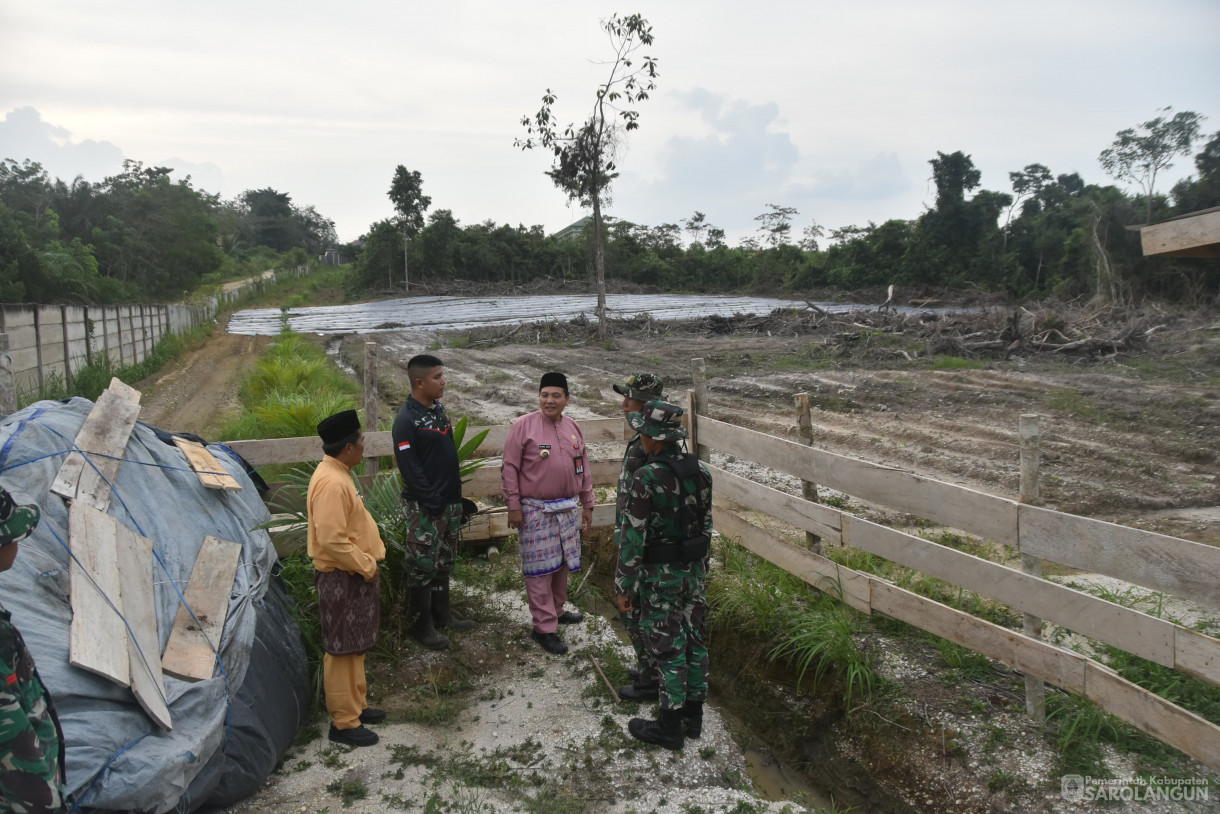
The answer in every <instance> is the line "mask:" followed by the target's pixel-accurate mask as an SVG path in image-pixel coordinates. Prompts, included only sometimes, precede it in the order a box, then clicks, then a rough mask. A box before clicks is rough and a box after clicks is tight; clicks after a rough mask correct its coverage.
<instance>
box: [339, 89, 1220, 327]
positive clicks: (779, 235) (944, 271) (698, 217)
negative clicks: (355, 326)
mask: <svg viewBox="0 0 1220 814" xmlns="http://www.w3.org/2000/svg"><path fill="white" fill-rule="evenodd" d="M1182 117H1183V114H1178V115H1177V116H1175V117H1174V118H1175V119H1177V121H1178V123H1179V124H1183V123H1184V129H1185V131H1186V134H1187V135H1189V136H1191V137H1190V138H1184V137H1183V134H1182V133H1181V132H1174V133H1165V132H1162V133H1160V135H1159V136H1157V135H1156V131H1157V129H1158V128H1159V127H1161V125H1163V124H1164V122H1166V121H1171V120H1170V119H1167V118H1158V119H1154V120H1153V121H1151V122H1145V123H1144V125H1141V128H1140V129H1139V130H1136V129H1134V128H1133V129H1132V130H1129V131H1123V132H1120V133H1119V134H1118V137H1117V138H1116V140H1115V144H1114V145H1113V146H1112V147H1111V148H1109V149H1108V150H1106V151H1104V152H1103V153H1102V155H1101V156H1100V157H1099V158H1100V161H1101V164H1102V166H1103V168H1105V169H1106V170H1107V172H1109V173H1110V174H1111V175H1112V176H1113V177H1114V178H1115V180H1120V181H1131V182H1133V183H1135V184H1137V185H1138V186H1139V187H1140V192H1138V193H1136V194H1128V193H1126V192H1124V191H1123V190H1122V189H1120V188H1119V187H1117V186H1114V185H1109V184H1101V185H1099V184H1089V183H1086V182H1085V181H1084V179H1082V178H1081V177H1080V176H1079V175H1078V174H1077V173H1058V174H1056V173H1055V172H1054V171H1053V170H1052V169H1051V168H1049V167H1047V166H1045V165H1043V164H1036V163H1035V164H1029V165H1026V166H1025V167H1023V168H1022V169H1020V170H1013V171H1011V172H1010V173H1009V174H1008V175H1009V178H1008V180H1009V188H1010V191H996V190H987V189H982V188H980V187H981V182H982V177H981V173H980V171H979V170H978V168H977V167H975V165H974V162H973V160H972V159H971V157H970V156H969V155H967V154H965V153H963V152H961V151H957V152H952V153H937V155H936V157H935V158H932V159H930V160H929V162H928V163H929V165H930V167H931V175H932V179H933V181H934V183H935V185H936V199H935V201H934V203H933V204H932V205H931V206H929V207H928V209H927V211H925V212H924V213H923V214H921V215H920V216H919V217H917V218H915V219H912V220H902V219H892V220H887V221H885V222H884V223H881V224H876V223H873V222H869V223H867V224H865V225H849V226H843V227H840V228H837V229H831V230H829V232H828V233H827V232H826V230H825V229H823V227H821V226H820V225H818V224H817V223H815V222H806V224H805V225H804V227H803V228H800V229H799V230H798V228H797V227H798V223H799V220H798V219H799V214H800V213H799V212H798V211H797V210H796V209H795V208H794V207H788V206H782V205H779V204H767V205H766V206H765V209H764V211H763V212H762V213H760V214H759V215H758V217H757V218H755V220H756V221H757V223H758V230H757V232H756V233H755V234H753V235H749V236H747V237H745V238H743V239H742V240H740V241H739V242H738V244H737V245H735V246H730V245H728V243H727V242H726V240H725V232H724V230H723V229H721V228H719V227H717V226H715V225H714V224H712V223H711V222H709V220H708V219H707V216H706V214H705V213H703V212H695V213H694V214H692V215H691V216H690V217H688V218H686V219H685V220H682V221H681V222H679V223H663V224H660V225H658V226H648V225H643V224H636V223H631V222H629V221H626V220H616V219H613V218H610V217H607V218H606V224H607V225H606V244H605V259H604V263H605V268H606V274H607V275H608V276H610V277H611V278H614V279H618V280H623V281H626V282H631V283H637V284H641V285H649V286H657V287H659V288H661V289H665V290H670V291H700V292H703V291H712V292H724V291H743V290H748V291H753V292H758V293H777V294H783V293H787V294H793V295H799V294H800V293H801V292H803V291H806V290H808V289H810V288H815V287H832V288H841V289H845V290H852V289H860V288H869V287H875V286H884V285H889V284H898V285H901V286H904V287H907V288H916V289H927V290H933V289H944V288H948V289H966V288H970V289H977V290H982V291H990V292H997V293H1003V294H1006V295H1009V296H1012V297H1018V298H1024V297H1041V296H1047V295H1050V294H1055V295H1058V296H1062V297H1065V298H1070V297H1077V296H1087V297H1093V296H1096V297H1099V298H1100V299H1102V300H1104V301H1111V302H1120V303H1121V302H1132V301H1135V300H1138V299H1141V298H1143V297H1147V296H1152V297H1158V298H1163V299H1167V300H1171V301H1180V302H1187V303H1200V302H1204V301H1206V300H1209V299H1210V298H1213V297H1215V296H1216V293H1217V290H1218V289H1220V262H1217V261H1216V260H1213V259H1200V258H1145V257H1144V256H1143V253H1142V248H1141V244H1140V236H1139V232H1138V230H1132V229H1130V228H1128V227H1130V226H1132V225H1133V224H1141V223H1150V222H1156V221H1160V220H1164V219H1166V218H1170V217H1173V216H1175V215H1179V214H1184V213H1187V212H1194V211H1198V210H1200V209H1206V208H1209V207H1213V206H1220V132H1218V133H1216V134H1215V135H1214V136H1212V137H1211V138H1210V140H1208V141H1207V142H1206V144H1205V145H1204V146H1203V148H1202V150H1201V151H1200V152H1198V153H1197V154H1196V155H1194V156H1193V160H1194V166H1195V170H1196V173H1195V174H1194V175H1192V176H1190V177H1188V178H1186V179H1184V180H1182V181H1180V182H1178V183H1177V184H1176V185H1174V186H1173V187H1172V189H1171V190H1170V191H1169V192H1168V194H1166V193H1164V192H1160V191H1158V190H1157V189H1156V187H1155V175H1156V174H1158V173H1163V172H1164V170H1165V169H1166V168H1167V166H1168V164H1169V159H1170V158H1172V157H1173V156H1174V155H1179V154H1183V152H1184V150H1187V149H1189V148H1190V145H1191V144H1193V143H1194V141H1195V140H1196V139H1197V131H1198V123H1199V121H1201V119H1202V117H1200V116H1197V114H1193V113H1190V114H1186V115H1185V118H1182ZM1161 129H1163V128H1161ZM1191 131H1193V134H1192V132H1191ZM1140 133H1144V134H1145V135H1146V134H1148V133H1151V134H1153V138H1151V139H1150V140H1149V139H1145V141H1144V142H1143V144H1142V145H1136V146H1134V147H1133V146H1132V142H1133V141H1135V140H1137V139H1138V136H1139V134H1140ZM1166 144H1168V145H1169V146H1170V147H1171V148H1172V149H1170V150H1169V151H1168V152H1167V151H1166ZM1107 159H1110V160H1109V161H1108V160H1107ZM399 170H401V171H405V170H404V168H402V167H400V168H399ZM414 175H415V176H416V177H415V182H416V187H415V189H416V198H415V200H416V203H418V202H419V201H420V200H421V199H422V200H424V201H428V202H430V199H427V198H426V197H423V196H421V195H420V194H419V189H420V179H419V178H418V173H415V174H414ZM426 208H427V203H425V204H424V205H423V207H422V209H421V208H420V207H419V206H416V208H415V209H414V210H413V212H412V216H413V218H414V221H413V222H414V223H415V224H416V226H415V228H414V229H412V237H411V240H410V241H409V242H408V243H407V244H406V246H407V251H408V252H409V255H410V256H409V258H406V259H407V260H409V263H408V265H409V266H410V267H411V268H412V269H415V270H416V271H415V272H414V273H413V277H414V279H415V280H416V281H417V282H418V281H424V282H426V281H434V282H435V281H445V280H451V279H464V280H472V281H487V282H502V283H516V284H521V283H526V282H529V281H531V280H536V279H540V278H552V279H556V280H585V279H589V278H591V277H592V276H593V274H594V269H595V267H596V261H595V238H594V234H593V228H594V224H593V221H592V219H586V220H587V221H588V223H587V224H586V225H585V226H584V228H583V230H579V231H577V232H576V233H575V234H569V235H566V236H563V237H556V236H548V235H546V234H545V232H544V230H543V229H542V227H540V226H532V227H526V226H524V225H518V226H516V227H513V226H510V225H507V224H503V225H499V224H496V223H494V222H492V221H485V222H483V223H478V224H472V225H463V224H460V223H459V222H458V221H457V219H456V218H454V216H453V212H452V211H451V210H449V209H437V210H435V211H433V212H431V213H430V214H429V215H428V216H427V218H426V222H425V219H424V217H423V212H422V210H423V209H426ZM827 238H829V240H828V242H825V243H824V241H826V239H827ZM403 247H404V242H403V230H402V223H401V222H400V221H399V220H395V219H391V220H386V221H382V222H380V223H377V224H375V225H374V226H373V228H372V229H371V230H370V231H369V233H368V234H367V235H366V236H365V237H364V238H363V243H362V248H361V249H360V251H359V253H358V255H357V258H356V262H355V269H354V274H353V276H352V278H351V284H352V285H353V287H355V288H356V289H359V290H363V291H377V292H389V291H393V290H395V289H396V288H397V289H401V286H402V273H403V272H402V270H403V266H404V256H403V250H404V249H403Z"/></svg>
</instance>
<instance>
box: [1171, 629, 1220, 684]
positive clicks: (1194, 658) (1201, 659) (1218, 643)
mask: <svg viewBox="0 0 1220 814" xmlns="http://www.w3.org/2000/svg"><path fill="white" fill-rule="evenodd" d="M1175 633H1176V634H1177V635H1176V636H1175V637H1174V654H1175V656H1174V665H1173V666H1174V668H1175V669H1178V670H1181V671H1182V672H1183V673H1187V674H1188V675H1192V676H1194V677H1195V678H1201V679H1203V680H1204V681H1210V682H1211V683H1212V684H1220V640H1216V639H1213V638H1212V637H1211V636H1204V635H1203V634H1202V633H1199V632H1197V631H1194V630H1191V629H1190V628H1184V627H1180V628H1178V629H1177V630H1176V631H1175Z"/></svg>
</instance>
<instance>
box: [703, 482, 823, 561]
mask: <svg viewBox="0 0 1220 814" xmlns="http://www.w3.org/2000/svg"><path fill="white" fill-rule="evenodd" d="M708 469H710V470H711V472H712V483H713V486H712V500H713V502H715V503H720V502H721V501H722V500H731V501H732V502H734V503H737V504H740V505H741V506H743V507H748V508H750V509H752V510H754V511H758V512H765V513H767V514H769V515H771V516H772V517H774V518H776V519H777V520H783V521H784V522H785V523H790V524H792V525H793V526H796V527H797V528H799V529H803V530H804V531H806V532H809V533H812V534H816V535H817V536H818V537H820V538H822V539H823V540H826V541H829V542H833V543H841V542H842V533H841V531H840V523H841V520H840V516H841V514H842V513H841V512H839V511H838V510H837V509H832V508H830V507H829V506H822V505H820V504H818V503H811V502H809V501H806V500H797V499H796V498H795V497H794V496H792V495H789V494H787V493H786V492H781V491H779V490H778V489H772V488H771V487H769V486H763V485H762V484H761V483H755V482H754V481H751V480H747V479H746V478H743V477H740V476H739V475H734V474H733V473H731V472H726V471H725V470H723V469H719V468H717V467H714V466H711V465H710V464H709V465H708Z"/></svg>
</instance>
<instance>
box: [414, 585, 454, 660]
mask: <svg viewBox="0 0 1220 814" xmlns="http://www.w3.org/2000/svg"><path fill="white" fill-rule="evenodd" d="M409 591H410V594H409V600H410V613H411V618H412V620H413V621H412V622H411V636H412V638H414V639H415V641H417V642H419V643H420V644H422V645H423V646H424V647H426V648H428V649H429V650H446V649H448V647H449V637H448V636H443V635H441V634H440V633H437V632H436V628H435V627H433V626H432V589H431V588H430V587H429V586H427V585H424V586H422V587H420V588H410V589H409Z"/></svg>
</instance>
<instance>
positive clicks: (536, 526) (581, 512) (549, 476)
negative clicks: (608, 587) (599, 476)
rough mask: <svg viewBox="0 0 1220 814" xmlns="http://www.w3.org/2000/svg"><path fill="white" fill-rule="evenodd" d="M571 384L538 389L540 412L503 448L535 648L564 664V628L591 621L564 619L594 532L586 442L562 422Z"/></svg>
mask: <svg viewBox="0 0 1220 814" xmlns="http://www.w3.org/2000/svg"><path fill="white" fill-rule="evenodd" d="M567 406H568V380H567V377H566V376H564V375H563V374H562V373H546V374H544V375H543V376H542V381H541V383H540V384H539V386H538V408H539V409H538V410H536V411H535V412H532V413H527V414H525V415H523V416H521V417H520V418H518V419H517V420H516V421H514V422H513V426H512V427H511V428H510V429H509V431H508V440H506V441H505V442H504V465H503V468H502V469H501V477H502V478H503V490H504V500H505V502H507V504H508V525H510V526H512V527H513V528H515V529H518V530H519V532H518V538H519V544H520V548H521V570H522V573H524V574H525V593H526V596H527V597H528V598H529V603H530V614H531V615H532V616H533V622H534V632H533V634H532V635H533V638H534V641H536V642H538V644H540V645H541V646H542V648H543V649H544V650H546V651H547V652H548V653H554V654H555V655H557V656H562V655H564V654H565V653H567V652H568V646H567V645H566V644H564V643H563V641H562V640H561V639H560V638H559V636H558V635H557V634H556V631H557V630H558V629H559V625H560V624H573V623H576V622H580V621H582V620H583V619H584V616H583V615H582V614H580V613H573V612H571V611H567V612H565V611H564V610H563V604H564V602H566V601H567V598H568V572H569V571H579V570H580V532H581V531H582V530H584V531H588V530H589V529H590V528H592V527H593V476H592V474H591V472H590V470H589V461H588V454H587V453H586V451H585V437H584V435H583V434H582V433H581V431H580V427H579V426H577V424H576V422H575V421H573V420H572V419H570V418H568V417H567V416H565V415H564V414H563V411H564V409H565V408H566V407H567Z"/></svg>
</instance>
